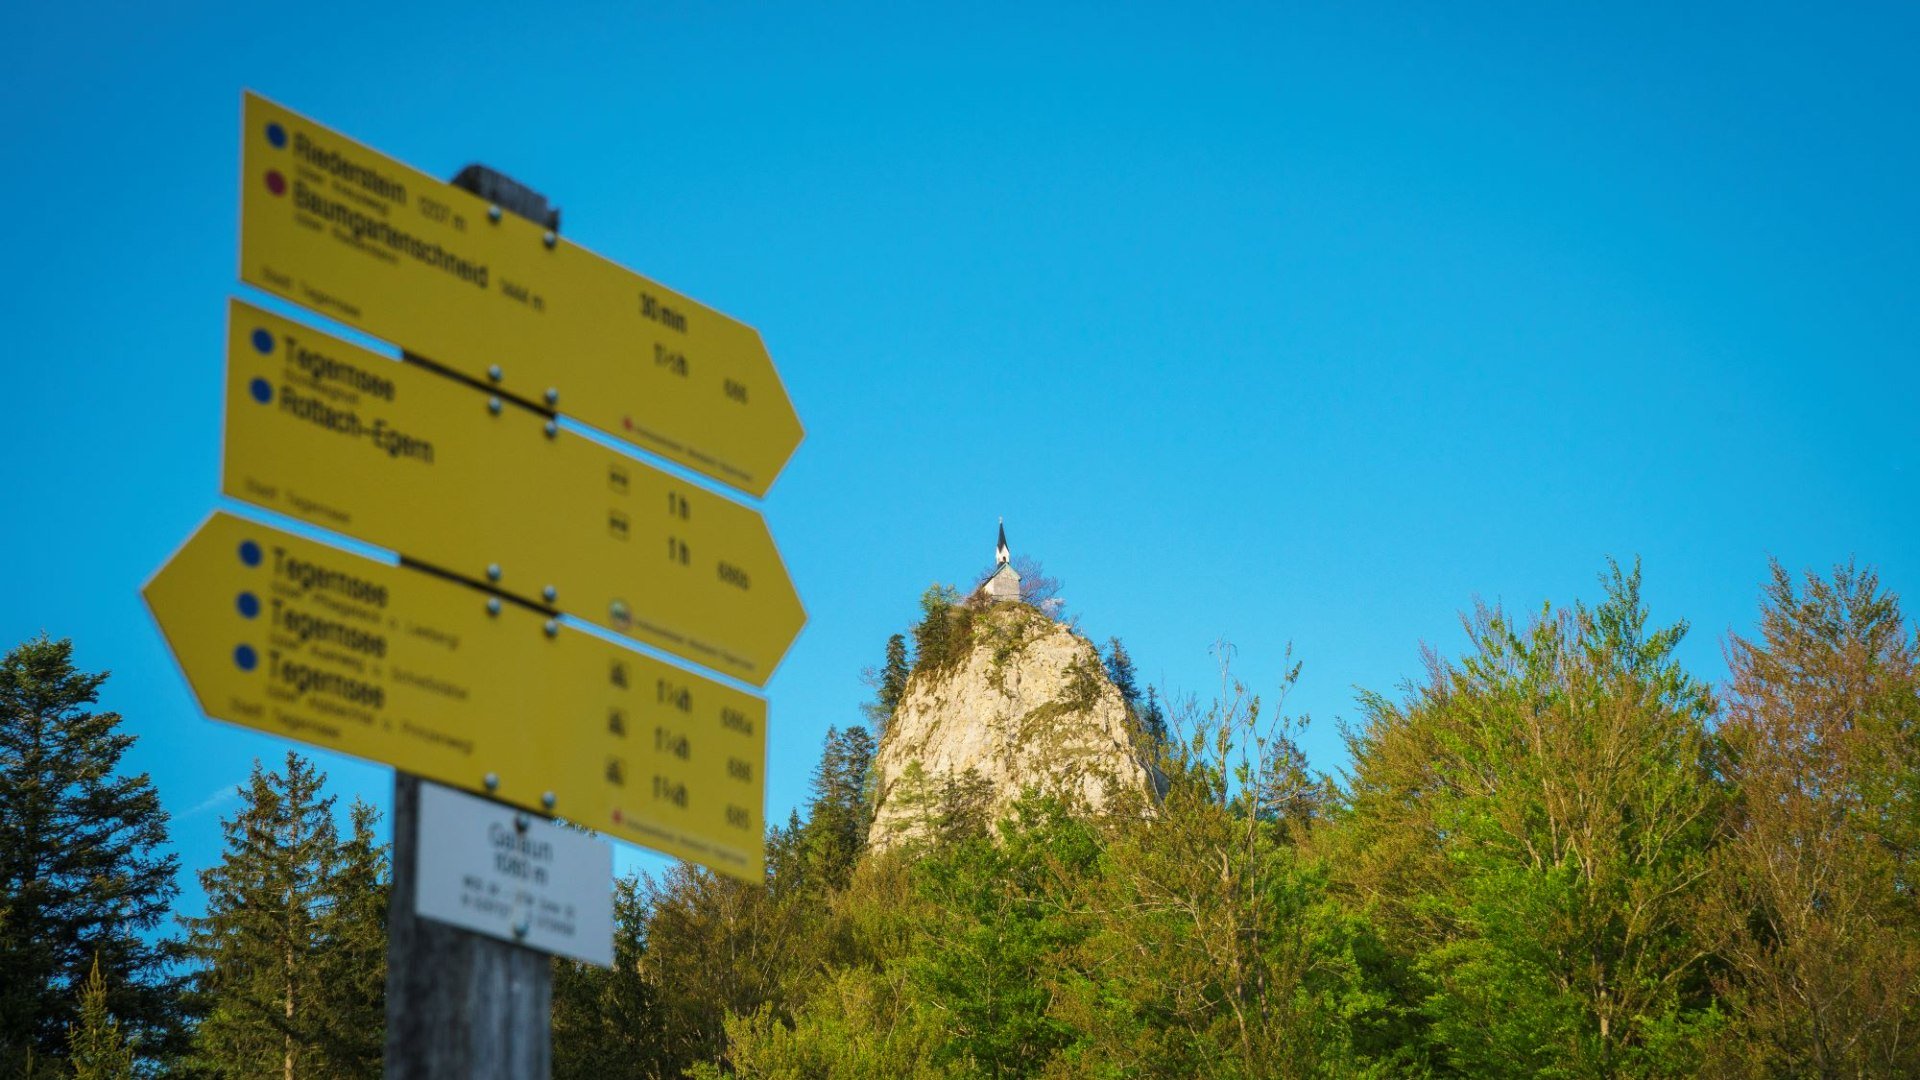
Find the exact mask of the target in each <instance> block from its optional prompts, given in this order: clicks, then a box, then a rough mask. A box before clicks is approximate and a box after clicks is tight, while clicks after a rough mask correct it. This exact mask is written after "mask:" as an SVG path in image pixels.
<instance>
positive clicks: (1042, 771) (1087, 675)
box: [868, 603, 1153, 850]
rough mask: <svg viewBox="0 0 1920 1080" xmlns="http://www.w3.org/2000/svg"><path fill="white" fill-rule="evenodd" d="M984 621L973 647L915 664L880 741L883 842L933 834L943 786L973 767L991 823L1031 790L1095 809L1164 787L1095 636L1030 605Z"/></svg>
mask: <svg viewBox="0 0 1920 1080" xmlns="http://www.w3.org/2000/svg"><path fill="white" fill-rule="evenodd" d="M972 618H973V625H972V633H971V643H970V647H968V648H966V649H964V650H962V651H960V652H959V653H958V654H957V655H956V656H954V657H953V658H951V659H950V660H948V661H947V663H945V664H943V665H941V666H939V667H937V668H934V669H933V670H927V669H925V668H923V669H922V670H919V671H916V672H914V675H913V677H912V678H911V679H910V680H909V681H908V683H907V687H906V693H905V695H904V696H903V697H902V698H901V701H900V705H899V707H898V708H897V709H896V710H895V712H894V715H893V718H892V720H891V721H889V723H888V725H887V729H886V734H885V735H884V736H883V737H882V738H881V740H880V749H879V752H878V754H877V755H876V756H875V758H874V772H875V778H876V781H877V785H878V802H877V806H876V810H875V814H874V820H873V826H872V829H871V831H870V833H869V836H868V842H869V844H870V846H872V847H873V848H874V849H875V850H884V849H886V848H888V847H891V846H893V845H895V844H897V843H900V842H901V841H903V840H908V839H912V838H914V837H916V836H919V835H922V834H923V833H924V832H925V830H926V829H927V828H928V827H929V818H930V815H931V814H932V813H933V812H934V804H936V803H937V802H938V800H939V798H940V795H939V793H940V792H941V790H942V788H943V785H948V784H950V783H952V782H954V781H957V780H962V779H969V778H970V777H969V771H971V774H972V776H974V777H977V778H978V779H977V780H975V781H974V783H975V784H976V785H979V784H984V788H985V799H986V803H987V806H988V809H989V812H990V814H991V818H990V820H998V819H999V818H1002V817H1004V816H1006V815H1007V813H1008V812H1009V810H1010V809H1011V807H1012V805H1013V804H1014V803H1015V802H1016V801H1017V800H1018V799H1019V798H1020V795H1021V792H1022V791H1023V790H1024V789H1026V788H1027V787H1034V788H1038V789H1039V790H1041V791H1046V792H1051V793H1055V794H1062V795H1073V796H1076V797H1077V798H1078V799H1079V800H1082V801H1084V803H1085V804H1086V805H1087V806H1089V807H1090V808H1093V809H1099V808H1100V807H1103V806H1105V805H1107V803H1108V802H1109V801H1110V799H1111V798H1112V797H1113V796H1114V795H1116V794H1118V793H1120V792H1123V791H1127V792H1135V793H1139V794H1141V795H1149V794H1150V793H1151V792H1152V790H1153V785H1152V782H1151V780H1150V774H1149V772H1148V770H1147V768H1146V767H1145V766H1144V765H1143V764H1142V762H1141V761H1140V759H1139V755H1138V753H1137V752H1136V750H1135V734H1134V732H1135V725H1134V721H1133V719H1132V717H1131V716H1130V715H1129V714H1128V711H1127V707H1126V704H1125V702H1124V701H1122V700H1121V697H1120V691H1119V690H1118V689H1116V688H1115V687H1114V685H1113V683H1112V682H1111V681H1109V680H1108V678H1107V674H1106V671H1105V669H1104V668H1103V667H1102V665H1101V663H1100V655H1099V652H1098V651H1097V650H1096V649H1095V648H1094V646H1093V644H1092V643H1091V642H1089V641H1088V640H1086V639H1085V638H1083V637H1080V636H1078V635H1077V634H1075V633H1073V631H1071V630H1069V629H1068V628H1067V627H1065V626H1063V625H1061V624H1059V623H1056V622H1054V621H1053V620H1051V619H1049V618H1047V617H1046V616H1045V615H1043V614H1041V613H1040V612H1038V611H1036V610H1034V609H1033V608H1031V607H1028V606H1027V605H1025V604H1019V603H1003V604H996V605H994V606H993V607H991V608H988V609H985V610H981V611H976V612H973V613H972Z"/></svg>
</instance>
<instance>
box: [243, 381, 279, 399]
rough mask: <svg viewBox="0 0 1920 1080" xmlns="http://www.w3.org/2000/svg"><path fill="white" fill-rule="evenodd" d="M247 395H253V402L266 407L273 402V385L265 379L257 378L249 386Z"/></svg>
mask: <svg viewBox="0 0 1920 1080" xmlns="http://www.w3.org/2000/svg"><path fill="white" fill-rule="evenodd" d="M247 393H249V394H252V395H253V400H255V401H257V402H259V403H260V404H262V405H265V404H266V403H267V402H269V401H272V400H273V384H272V383H270V382H268V381H267V380H265V379H261V378H255V379H254V380H253V381H252V382H250V383H248V384H247Z"/></svg>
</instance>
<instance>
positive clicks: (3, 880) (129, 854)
mask: <svg viewBox="0 0 1920 1080" xmlns="http://www.w3.org/2000/svg"><path fill="white" fill-rule="evenodd" d="M106 679H107V675H106V674H105V673H104V672H103V673H99V674H91V673H88V672H83V671H79V670H76V669H75V668H74V665H73V643H72V642H71V641H67V640H61V641H53V640H50V639H48V638H46V637H44V636H42V637H39V638H36V639H34V640H31V641H27V642H25V643H23V644H21V645H19V646H17V647H15V648H14V649H13V650H12V651H10V652H8V653H7V654H6V656H5V657H4V658H0V1062H5V1063H8V1064H9V1065H11V1064H13V1063H17V1062H22V1061H26V1060H28V1059H33V1060H36V1061H40V1062H46V1063H49V1064H51V1063H57V1062H60V1061H61V1060H63V1059H64V1058H65V1057H66V1055H67V1049H68V1048H67V1038H66V1035H67V1030H68V1028H69V1027H70V1026H71V1025H73V1024H74V1023H75V1022H76V1021H77V1020H78V1019H79V1008H78V1007H79V1002H80V998H81V995H80V993H79V990H80V987H81V986H82V984H83V983H85V982H86V980H87V978H88V971H89V969H90V968H93V967H97V968H98V970H99V972H100V975H101V979H102V982H103V985H104V987H105V989H104V990H103V991H102V993H103V994H104V995H105V997H104V1001H105V1005H104V1007H105V1009H106V1011H107V1012H108V1013H110V1014H111V1015H112V1016H114V1017H116V1018H117V1019H118V1021H119V1023H120V1025H121V1028H120V1030H121V1032H122V1033H123V1035H124V1037H125V1038H126V1040H127V1042H128V1044H129V1045H130V1046H132V1047H133V1051H134V1053H135V1055H136V1057H138V1058H141V1059H145V1060H148V1061H153V1060H159V1059H162V1058H165V1057H166V1056H168V1055H169V1054H170V1053H172V1052H173V1051H174V1050H175V1049H177V1046H178V1039H179V1037H180V1033H181V1030H182V1024H181V1014H180V1006H179V983H178V981H177V980H176V979H175V978H174V977H173V976H171V975H170V974H169V973H168V965H169V963H170V962H171V961H172V960H173V958H174V957H175V956H176V955H177V950H178V943H177V942H174V941H171V940H168V939H164V938H160V937H158V936H156V935H155V933H154V931H155V930H156V929H158V927H159V926H160V922H161V919H162V918H163V917H164V916H165V914H166V911H167V907H168V905H169V904H170V903H171V902H172V900H173V897H174V895H175V893H176V892H177V891H178V887H177V886H176V885H175V884H174V880H173V875H174V869H175V866H176V858H175V857H174V856H172V855H165V854H162V852H163V851H164V850H165V848H166V844H167V813H166V811H165V810H164V809H162V808H161V805H160V797H159V795H158V793H157V792H155V791H154V788H153V783H152V781H151V780H150V779H149V778H148V777H147V776H146V774H144V773H142V774H138V775H132V776H129V775H124V774H122V773H121V771H120V760H121V757H122V756H123V755H125V753H126V752H127V750H128V748H129V747H131V746H132V745H133V743H134V736H132V735H129V734H126V733H124V732H122V731H120V730H119V728H120V716H119V714H117V713H111V712H100V711H97V710H95V709H94V708H93V706H94V705H95V704H96V703H97V702H98V700H99V691H100V686H101V684H102V683H104V682H105V681H106Z"/></svg>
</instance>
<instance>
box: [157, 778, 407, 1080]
mask: <svg viewBox="0 0 1920 1080" xmlns="http://www.w3.org/2000/svg"><path fill="white" fill-rule="evenodd" d="M325 779H326V778H325V776H324V775H322V774H321V773H320V771H319V770H318V769H317V768H315V767H314V765H313V764H312V763H311V762H308V761H306V760H305V759H303V758H302V757H300V755H298V754H295V753H292V752H289V753H288V754H287V761H286V769H285V771H284V772H271V771H268V770H267V769H265V768H263V767H262V766H261V765H260V763H259V762H255V763H254V768H253V775H252V777H251V778H250V780H249V783H248V785H247V787H246V788H245V789H244V790H243V792H242V795H243V797H244V800H245V801H244V804H243V805H242V807H241V808H240V810H239V811H238V812H237V813H236V814H235V815H234V817H233V818H232V819H230V820H226V821H223V822H222V823H221V825H222V828H223V829H224V830H225V832H226V836H227V850H226V852H225V854H224V855H223V856H222V858H221V861H220V863H219V864H218V865H216V866H214V867H211V868H209V869H207V870H203V871H201V872H200V882H201V885H202V886H203V887H204V888H205V889H206V893H207V914H206V915H205V916H204V917H201V918H193V919H184V920H182V921H183V922H184V923H185V924H186V926H187V927H188V930H189V936H188V945H189V948H190V949H191V951H192V953H193V955H194V957H195V958H196V959H197V960H198V961H199V962H200V964H201V968H200V970H199V972H198V975H197V982H198V986H197V991H198V998H199V1003H200V1005H201V1008H202V1011H203V1017H202V1019H201V1021H200V1023H199V1026H198V1027H197V1028H196V1029H195V1031H194V1036H193V1050H192V1054H191V1058H190V1060H191V1064H192V1065H193V1066H194V1067H195V1068H196V1069H197V1070H199V1071H200V1072H203V1073H205V1074H206V1075H209V1076H216V1077H235V1078H240V1077H259V1076H268V1075H275V1076H282V1077H285V1078H286V1080H295V1078H296V1077H328V1078H333V1077H354V1076H369V1077H370V1076H377V1075H378V1074H379V1072H380V1068H381V1058H380V1048H381V1042H382V1038H383V1032H384V1029H385V994H384V985H385V951H386V934H385V929H384V921H383V920H382V919H381V913H382V912H383V911H384V909H385V891H386V887H385V884H384V869H385V868H384V853H383V851H382V849H381V848H380V846H379V845H377V844H376V843H375V842H374V839H373V826H374V822H375V817H374V814H373V812H372V811H371V810H369V809H368V808H366V807H365V806H364V805H360V804H356V805H355V806H354V808H353V811H352V823H353V834H352V835H351V836H350V837H348V838H346V839H344V840H343V839H342V838H341V837H340V835H339V830H338V827H337V826H336V825H335V822H334V816H333V814H334V805H335V800H334V798H333V797H332V796H323V795H322V794H321V789H322V787H323V785H324V783H325Z"/></svg>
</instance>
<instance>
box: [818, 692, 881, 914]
mask: <svg viewBox="0 0 1920 1080" xmlns="http://www.w3.org/2000/svg"><path fill="white" fill-rule="evenodd" d="M873 750H874V747H873V736H872V735H870V734H868V733H867V729H866V728H863V727H860V726H859V725H857V724H856V725H853V726H850V727H847V728H845V729H840V728H828V729H827V738H826V743H825V745H824V746H823V747H822V749H821V753H820V763H819V765H817V766H815V767H814V770H813V790H812V793H811V795H810V796H809V798H808V799H807V818H806V823H805V824H804V825H802V826H801V827H800V837H799V845H800V851H801V865H800V867H799V869H800V874H801V878H802V880H804V881H805V882H806V883H807V884H808V885H810V886H811V887H813V888H814V889H816V890H826V889H838V888H842V887H844V886H845V885H846V883H847V879H848V877H849V876H850V875H851V874H852V873H853V866H854V863H855V862H857V861H858V860H859V858H860V855H861V853H862V852H864V851H866V849H867V827H868V826H869V825H870V824H872V821H873V813H872V805H871V800H870V799H869V798H868V792H867V787H868V783H867V782H868V773H869V771H870V770H871V769H872V767H873Z"/></svg>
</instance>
